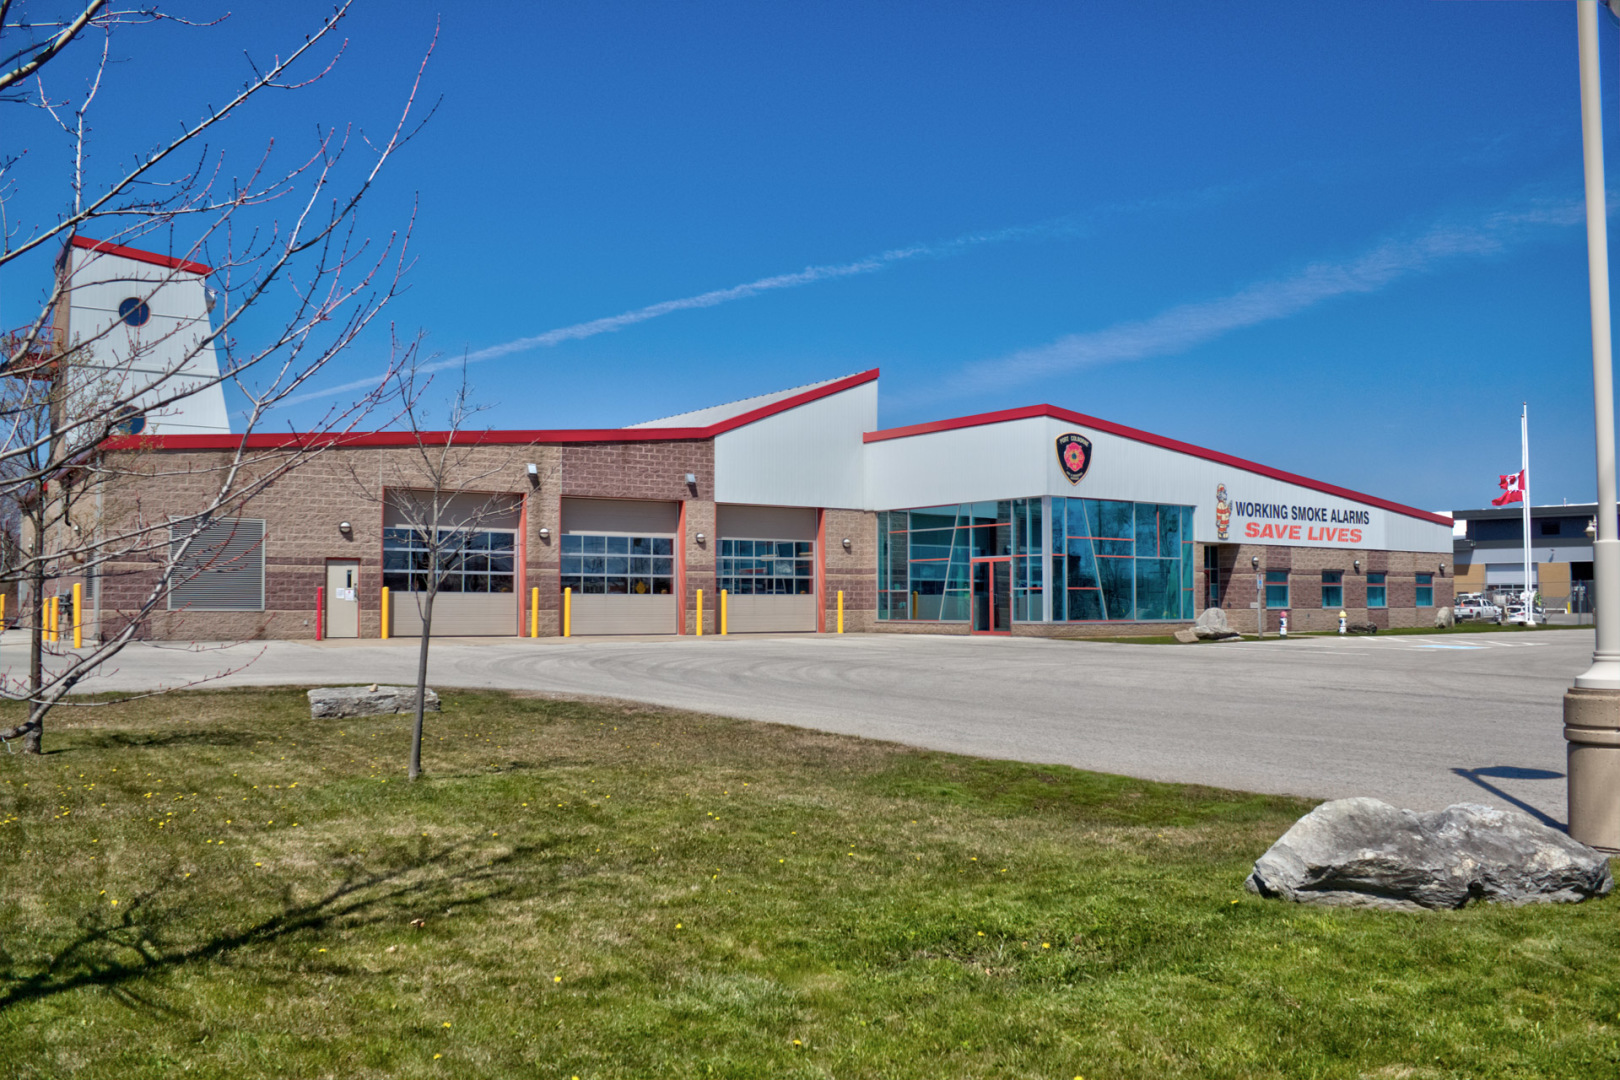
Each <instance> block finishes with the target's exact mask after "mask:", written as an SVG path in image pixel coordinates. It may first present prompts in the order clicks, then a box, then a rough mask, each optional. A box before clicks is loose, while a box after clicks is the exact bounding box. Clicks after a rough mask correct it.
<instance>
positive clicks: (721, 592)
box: [720, 589, 726, 637]
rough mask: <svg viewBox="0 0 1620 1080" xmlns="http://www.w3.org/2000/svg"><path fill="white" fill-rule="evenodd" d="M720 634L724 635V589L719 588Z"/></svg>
mask: <svg viewBox="0 0 1620 1080" xmlns="http://www.w3.org/2000/svg"><path fill="white" fill-rule="evenodd" d="M720 636H721V637H725V636H726V590H725V589H721V590H720Z"/></svg>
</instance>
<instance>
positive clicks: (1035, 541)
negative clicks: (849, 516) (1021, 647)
mask: <svg viewBox="0 0 1620 1080" xmlns="http://www.w3.org/2000/svg"><path fill="white" fill-rule="evenodd" d="M984 558H1006V559H1008V560H1010V561H1011V563H1012V567H1011V569H1012V583H1013V595H1012V617H1013V619H1014V620H1015V621H1019V622H1031V621H1039V620H1040V618H1041V590H1042V579H1043V576H1044V575H1043V574H1042V557H1041V500H1040V499H1001V500H998V501H996V502H978V503H961V504H959V505H955V506H930V507H924V508H922V509H918V510H889V511H883V512H880V513H879V514H878V618H879V619H885V620H887V619H915V620H919V621H923V622H967V621H968V614H969V610H968V604H969V598H970V592H971V590H970V586H969V583H970V581H971V579H972V562H973V560H974V559H984Z"/></svg>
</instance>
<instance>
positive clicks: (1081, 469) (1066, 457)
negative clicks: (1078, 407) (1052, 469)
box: [1057, 432, 1091, 484]
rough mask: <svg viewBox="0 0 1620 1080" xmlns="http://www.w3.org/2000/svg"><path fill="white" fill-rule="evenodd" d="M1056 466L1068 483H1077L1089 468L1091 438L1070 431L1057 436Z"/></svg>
mask: <svg viewBox="0 0 1620 1080" xmlns="http://www.w3.org/2000/svg"><path fill="white" fill-rule="evenodd" d="M1057 457H1058V466H1059V467H1060V468H1062V470H1063V475H1064V476H1066V477H1068V478H1069V483H1071V484H1078V483H1079V482H1080V481H1081V479H1082V478H1083V477H1084V476H1085V475H1086V470H1087V469H1089V468H1091V440H1090V439H1088V438H1086V437H1085V436H1084V435H1076V434H1074V433H1073V432H1070V433H1069V434H1067V435H1059V436H1058V437H1057Z"/></svg>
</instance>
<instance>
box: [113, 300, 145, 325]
mask: <svg viewBox="0 0 1620 1080" xmlns="http://www.w3.org/2000/svg"><path fill="white" fill-rule="evenodd" d="M118 317H119V318H120V319H123V320H124V321H125V322H127V323H129V325H131V326H145V325H146V320H147V319H150V318H151V317H152V309H151V308H149V307H147V306H146V301H145V300H142V299H141V298H140V297H138V296H132V297H130V298H129V299H128V300H125V301H124V302H123V303H121V304H119V305H118Z"/></svg>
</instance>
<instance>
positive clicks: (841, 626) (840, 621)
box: [838, 589, 844, 634]
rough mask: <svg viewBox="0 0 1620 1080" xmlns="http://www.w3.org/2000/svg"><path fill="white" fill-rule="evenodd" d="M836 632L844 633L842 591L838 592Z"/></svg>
mask: <svg viewBox="0 0 1620 1080" xmlns="http://www.w3.org/2000/svg"><path fill="white" fill-rule="evenodd" d="M838 632H839V633H840V634H842V633H843V632H844V590H843V589H839V590H838Z"/></svg>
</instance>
